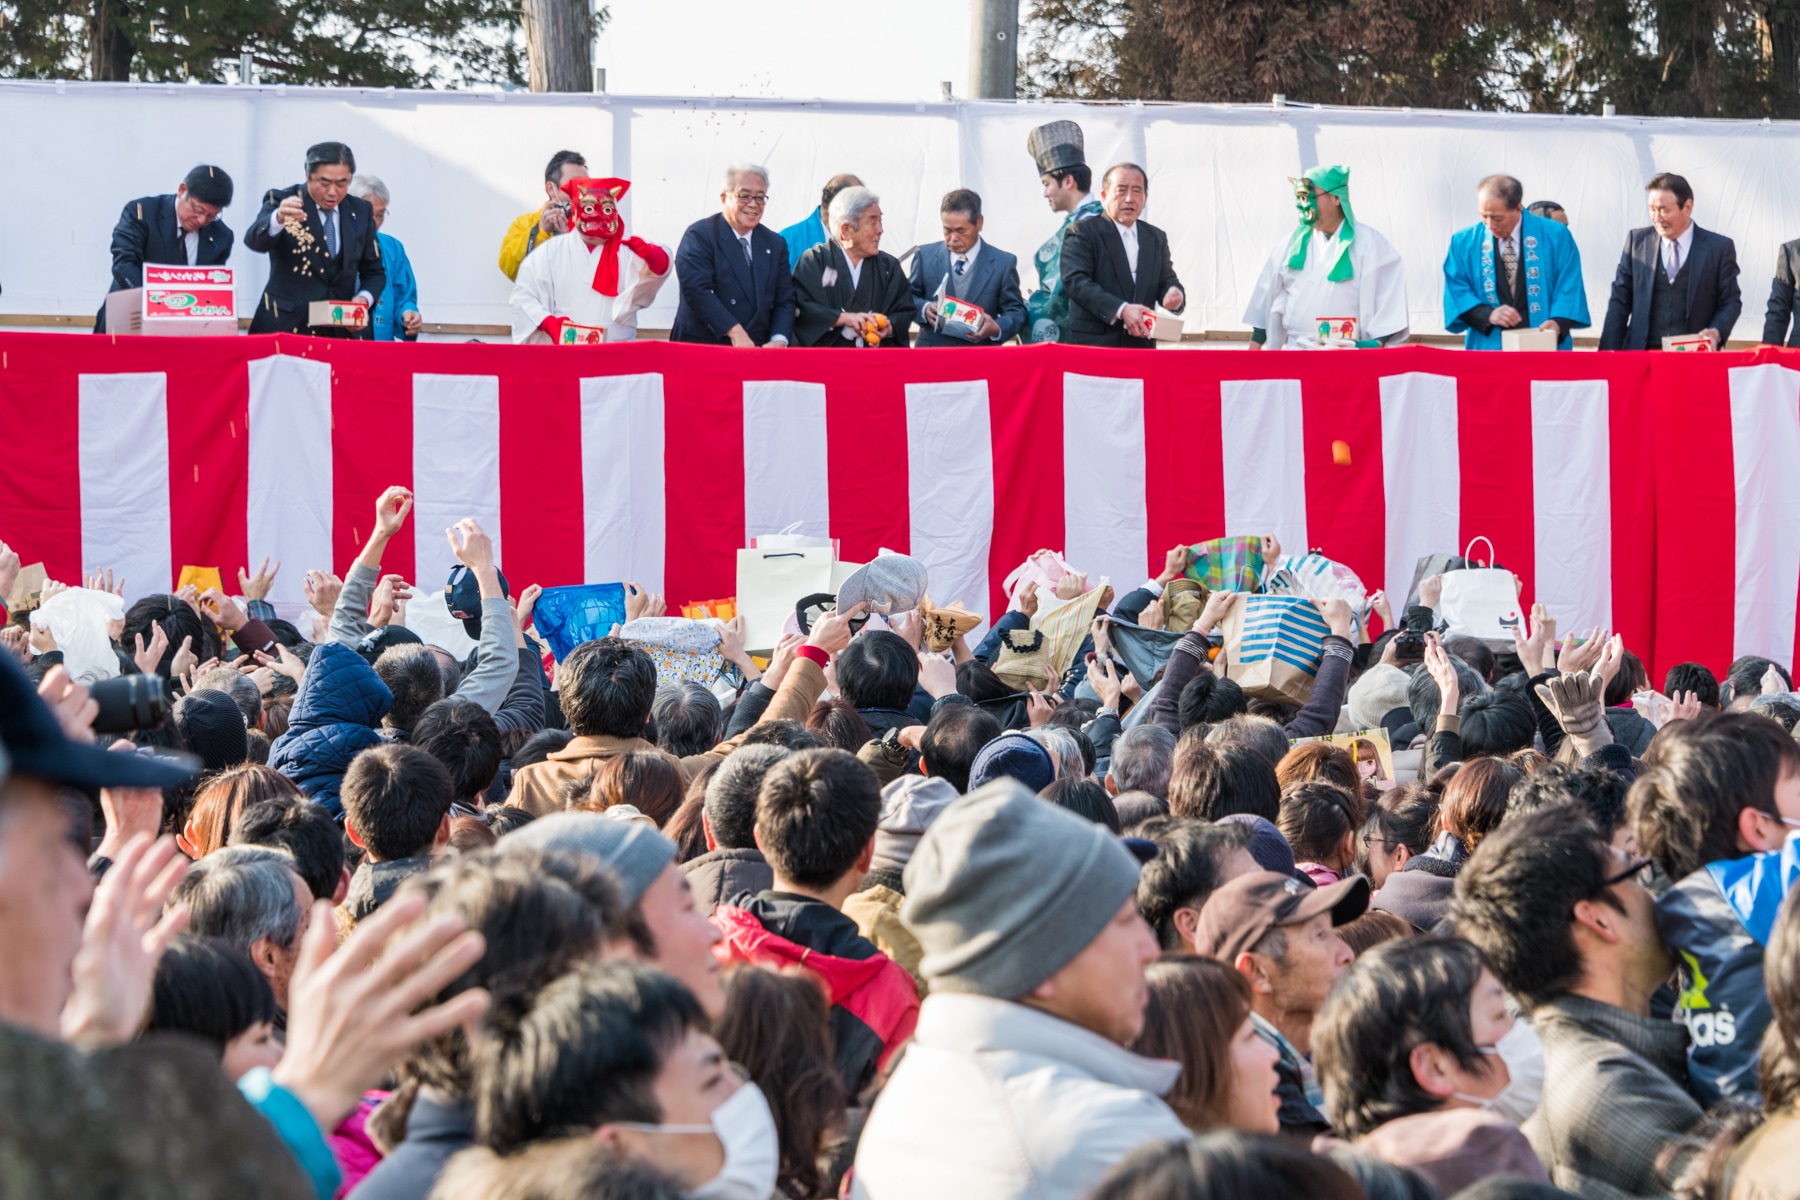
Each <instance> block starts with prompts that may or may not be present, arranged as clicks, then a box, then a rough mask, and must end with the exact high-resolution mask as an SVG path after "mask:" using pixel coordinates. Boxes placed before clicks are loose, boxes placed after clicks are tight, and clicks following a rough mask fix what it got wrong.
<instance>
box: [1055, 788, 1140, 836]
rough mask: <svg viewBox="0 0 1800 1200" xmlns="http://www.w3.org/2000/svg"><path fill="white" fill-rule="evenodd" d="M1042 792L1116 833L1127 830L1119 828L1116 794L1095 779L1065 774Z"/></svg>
mask: <svg viewBox="0 0 1800 1200" xmlns="http://www.w3.org/2000/svg"><path fill="white" fill-rule="evenodd" d="M1038 795H1040V796H1042V797H1043V798H1044V799H1045V800H1048V801H1049V802H1050V803H1052V804H1054V805H1056V807H1058V808H1060V809H1063V810H1065V811H1067V812H1072V813H1074V814H1075V815H1076V816H1078V817H1085V818H1087V819H1088V820H1090V821H1092V822H1093V823H1094V824H1096V825H1104V826H1105V827H1106V828H1108V829H1110V830H1112V831H1113V833H1114V834H1118V833H1122V832H1123V830H1122V829H1121V828H1120V827H1119V810H1118V809H1116V808H1114V807H1113V802H1112V796H1111V795H1109V794H1108V793H1107V790H1106V789H1105V788H1103V787H1101V786H1100V785H1099V784H1097V783H1095V782H1094V781H1093V780H1092V779H1089V778H1086V777H1085V776H1083V777H1079V778H1078V777H1076V776H1074V775H1064V776H1063V777H1062V778H1061V779H1058V780H1056V781H1055V782H1054V783H1052V784H1051V785H1050V786H1049V787H1047V788H1045V789H1044V790H1043V791H1041V792H1039V793H1038Z"/></svg>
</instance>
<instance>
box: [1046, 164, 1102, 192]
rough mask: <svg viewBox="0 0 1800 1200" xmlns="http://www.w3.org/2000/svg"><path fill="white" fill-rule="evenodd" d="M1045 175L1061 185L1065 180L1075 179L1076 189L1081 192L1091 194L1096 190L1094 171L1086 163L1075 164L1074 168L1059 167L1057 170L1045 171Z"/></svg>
mask: <svg viewBox="0 0 1800 1200" xmlns="http://www.w3.org/2000/svg"><path fill="white" fill-rule="evenodd" d="M1044 174H1045V175H1047V176H1049V177H1050V178H1051V179H1054V180H1056V181H1057V182H1058V183H1061V182H1062V181H1063V180H1065V179H1073V180H1074V181H1075V187H1076V189H1077V190H1079V191H1083V192H1091V191H1093V190H1094V169H1093V168H1092V167H1090V166H1088V165H1087V164H1086V163H1075V164H1073V165H1072V166H1067V167H1057V168H1056V169H1055V170H1051V171H1045V172H1044Z"/></svg>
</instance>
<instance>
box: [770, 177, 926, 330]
mask: <svg viewBox="0 0 1800 1200" xmlns="http://www.w3.org/2000/svg"><path fill="white" fill-rule="evenodd" d="M825 223H826V225H827V226H829V227H830V229H831V235H832V240H831V241H829V242H826V243H825V244H824V245H822V246H814V247H813V248H812V249H811V250H808V251H807V252H806V253H805V254H802V255H801V256H800V262H799V263H798V264H797V265H796V266H795V267H794V298H795V300H796V302H797V303H798V304H799V306H800V315H799V318H798V319H797V320H796V321H795V322H794V333H795V336H796V337H797V338H798V340H799V343H800V345H802V346H822V347H846V346H865V347H880V346H885V347H893V348H904V347H906V346H908V345H909V344H910V343H909V341H908V339H907V333H908V331H909V330H911V328H912V323H913V300H912V285H911V284H910V283H909V282H908V281H907V278H906V272H905V271H904V270H902V269H901V267H900V260H899V259H897V258H895V257H894V256H893V255H891V254H888V253H887V252H885V251H883V250H882V249H881V234H882V226H881V197H880V196H877V195H876V194H875V193H874V192H872V191H870V190H869V189H868V188H866V187H851V188H845V189H844V190H843V191H841V192H839V193H838V194H837V195H836V196H834V197H832V201H831V212H830V213H829V214H828V216H827V217H826V222H825Z"/></svg>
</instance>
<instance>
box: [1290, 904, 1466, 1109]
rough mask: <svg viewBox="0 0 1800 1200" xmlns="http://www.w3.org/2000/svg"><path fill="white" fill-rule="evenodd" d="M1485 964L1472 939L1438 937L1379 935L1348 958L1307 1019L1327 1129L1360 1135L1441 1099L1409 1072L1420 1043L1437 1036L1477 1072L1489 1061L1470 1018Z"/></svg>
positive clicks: (1446, 1048) (1449, 1051)
mask: <svg viewBox="0 0 1800 1200" xmlns="http://www.w3.org/2000/svg"><path fill="white" fill-rule="evenodd" d="M1486 965H1487V964H1486V963H1485V962H1484V961H1483V960H1482V957H1481V951H1480V950H1478V949H1476V948H1475V946H1474V945H1473V944H1471V943H1469V942H1465V941H1463V940H1462V939H1460V938H1439V937H1419V938H1401V939H1398V940H1396V941H1389V942H1384V943H1382V944H1381V945H1379V946H1376V947H1374V948H1373V949H1371V950H1369V951H1368V952H1367V953H1365V954H1363V955H1361V956H1360V957H1358V958H1357V960H1356V961H1355V962H1354V963H1353V964H1351V967H1350V970H1349V972H1348V973H1347V974H1345V975H1344V977H1343V978H1342V979H1340V980H1339V981H1338V982H1337V984H1336V986H1334V987H1333V988H1332V989H1331V994H1330V996H1328V997H1327V998H1326V1000H1325V1003H1324V1005H1323V1006H1322V1007H1321V1008H1320V1009H1319V1013H1318V1016H1317V1018H1316V1019H1315V1020H1314V1021H1313V1062H1314V1064H1315V1065H1316V1066H1317V1067H1318V1070H1319V1082H1320V1084H1322V1085H1323V1087H1324V1089H1325V1110H1326V1115H1327V1116H1328V1117H1329V1118H1330V1119H1331V1126H1332V1128H1333V1129H1335V1130H1339V1131H1341V1132H1343V1133H1346V1134H1348V1135H1349V1136H1350V1137H1352V1138H1359V1137H1363V1136H1364V1135H1366V1134H1368V1133H1370V1132H1372V1131H1373V1130H1374V1129H1375V1128H1376V1126H1378V1125H1382V1124H1384V1123H1386V1122H1388V1121H1391V1120H1393V1119H1394V1118H1396V1117H1405V1116H1412V1115H1414V1114H1416V1113H1423V1112H1433V1111H1436V1110H1437V1109H1438V1108H1440V1107H1442V1102H1441V1101H1440V1100H1439V1098H1438V1097H1436V1096H1434V1095H1432V1094H1431V1093H1430V1092H1427V1091H1426V1090H1425V1089H1424V1088H1423V1087H1421V1086H1420V1085H1419V1081H1418V1079H1417V1078H1416V1077H1415V1076H1414V1074H1413V1069H1412V1052H1413V1050H1414V1049H1415V1048H1416V1047H1419V1046H1422V1045H1426V1044H1430V1045H1434V1046H1437V1047H1438V1048H1439V1049H1441V1050H1443V1051H1444V1052H1445V1053H1447V1054H1449V1055H1450V1057H1452V1058H1454V1059H1455V1060H1456V1062H1457V1065H1458V1066H1460V1067H1461V1068H1462V1069H1463V1070H1464V1071H1468V1072H1471V1073H1473V1074H1478V1075H1479V1074H1483V1073H1485V1072H1486V1071H1487V1070H1488V1066H1487V1063H1486V1059H1485V1056H1484V1055H1483V1054H1482V1052H1481V1048H1480V1047H1479V1046H1478V1045H1477V1044H1476V1042H1475V1033H1474V1030H1473V1029H1472V1028H1471V1022H1470V1019H1469V1000H1470V997H1471V996H1472V995H1473V994H1474V991H1475V985H1476V983H1477V982H1479V981H1480V979H1481V972H1482V970H1483V969H1484V968H1485V967H1486Z"/></svg>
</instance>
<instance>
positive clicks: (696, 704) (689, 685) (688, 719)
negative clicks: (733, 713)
mask: <svg viewBox="0 0 1800 1200" xmlns="http://www.w3.org/2000/svg"><path fill="white" fill-rule="evenodd" d="M650 715H651V717H652V718H654V719H655V721H656V744H657V745H658V746H659V747H661V748H662V749H663V750H665V751H667V752H668V753H670V754H673V755H674V756H675V757H676V758H686V757H688V756H689V755H691V754H705V753H706V752H707V751H708V750H711V749H712V748H713V747H714V746H716V745H718V744H719V730H720V729H722V728H724V724H725V716H724V713H723V712H722V711H721V709H720V708H719V698H718V697H717V696H715V695H713V694H712V693H711V692H709V691H707V690H706V689H705V688H704V687H701V686H700V685H699V684H697V683H695V682H694V681H693V680H691V679H678V680H676V681H675V682H674V683H668V684H664V685H663V686H662V687H659V688H657V689H656V698H655V699H654V700H653V701H651V703H650Z"/></svg>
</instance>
